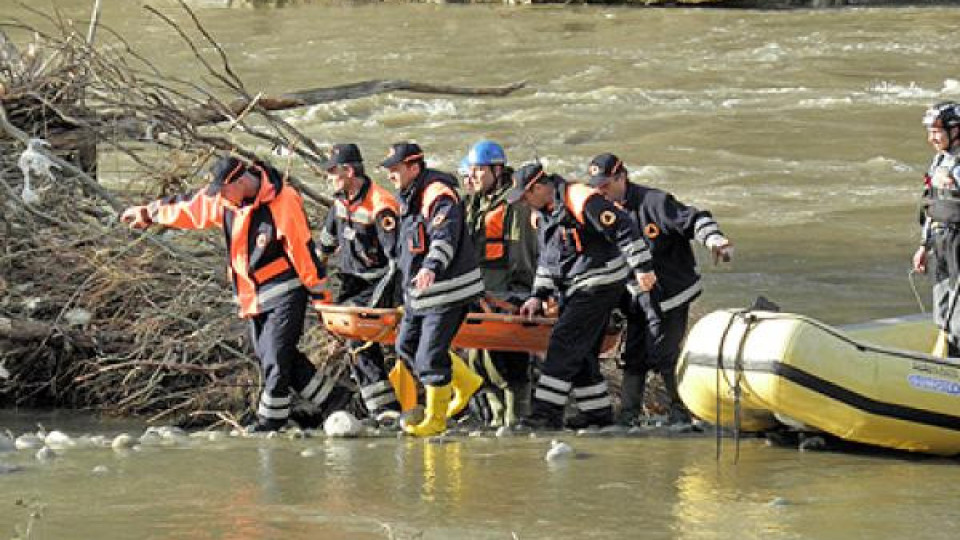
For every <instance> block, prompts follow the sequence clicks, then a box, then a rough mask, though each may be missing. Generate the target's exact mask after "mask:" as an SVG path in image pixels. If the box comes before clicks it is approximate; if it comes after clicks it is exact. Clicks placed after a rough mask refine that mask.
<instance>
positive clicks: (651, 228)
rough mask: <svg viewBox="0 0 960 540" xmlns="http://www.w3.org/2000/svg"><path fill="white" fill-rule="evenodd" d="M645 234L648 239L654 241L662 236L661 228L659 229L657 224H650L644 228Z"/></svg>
mask: <svg viewBox="0 0 960 540" xmlns="http://www.w3.org/2000/svg"><path fill="white" fill-rule="evenodd" d="M643 234H645V235H646V236H647V238H649V239H651V240H653V239H654V238H656V237H658V236H660V227H657V224H656V223H648V224H647V226H646V227H644V228H643Z"/></svg>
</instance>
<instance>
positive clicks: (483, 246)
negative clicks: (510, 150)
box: [465, 140, 537, 427]
mask: <svg viewBox="0 0 960 540" xmlns="http://www.w3.org/2000/svg"><path fill="white" fill-rule="evenodd" d="M465 161H466V165H467V177H466V184H467V190H468V192H469V193H470V196H469V198H468V200H467V227H468V230H469V232H470V235H471V237H472V238H473V243H474V246H475V249H476V256H477V261H479V264H480V269H481V270H482V271H483V282H484V288H485V289H486V290H487V300H486V301H485V302H484V304H485V305H486V306H487V308H490V309H494V310H498V311H515V310H516V309H517V307H518V306H514V305H513V304H511V303H510V302H511V300H513V301H514V303H516V304H519V303H522V301H523V300H525V299H526V298H527V295H528V293H529V291H530V287H531V285H532V284H533V278H534V275H535V273H536V259H537V234H536V231H535V230H534V229H533V225H532V224H531V221H530V209H529V208H527V207H526V206H524V205H513V204H509V203H508V202H507V201H506V194H507V191H508V190H509V189H510V185H511V180H510V178H511V175H512V174H513V169H511V168H510V167H509V166H508V165H507V156H506V153H505V152H504V151H503V147H502V146H500V145H499V144H497V143H495V142H493V141H488V140H484V141H480V142H478V143H476V144H474V145H473V146H472V147H470V151H469V152H468V153H467V157H466V158H465ZM470 361H471V364H472V365H473V367H474V369H476V370H477V371H478V372H480V373H481V374H482V375H484V379H485V380H486V381H485V382H486V385H485V386H486V388H485V390H484V393H483V395H484V396H485V397H486V403H485V405H486V408H487V409H488V410H487V411H486V412H487V413H488V414H486V415H485V416H487V417H488V420H489V423H490V425H491V426H493V427H499V426H501V425H513V424H515V423H516V421H517V419H518V418H519V417H521V416H525V415H526V414H528V409H529V404H530V356H529V355H528V354H527V353H519V352H504V351H471V354H470Z"/></svg>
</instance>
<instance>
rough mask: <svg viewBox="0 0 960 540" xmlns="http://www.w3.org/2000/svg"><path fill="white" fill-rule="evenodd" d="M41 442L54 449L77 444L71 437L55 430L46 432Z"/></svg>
mask: <svg viewBox="0 0 960 540" xmlns="http://www.w3.org/2000/svg"><path fill="white" fill-rule="evenodd" d="M43 442H44V443H46V445H47V446H49V447H50V448H53V449H54V450H63V449H65V448H70V447H71V446H76V444H77V443H75V442H74V441H73V439H71V438H70V436H69V435H67V434H66V433H64V432H62V431H56V430H54V431H51V432H50V433H47V436H46V437H45V438H44V439H43Z"/></svg>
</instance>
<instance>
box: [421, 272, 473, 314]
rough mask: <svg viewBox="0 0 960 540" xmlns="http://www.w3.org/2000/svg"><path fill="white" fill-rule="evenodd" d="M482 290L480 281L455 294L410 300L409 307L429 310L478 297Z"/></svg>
mask: <svg viewBox="0 0 960 540" xmlns="http://www.w3.org/2000/svg"><path fill="white" fill-rule="evenodd" d="M483 290H484V288H483V280H482V279H481V280H479V281H477V282H475V283H473V284H470V285H467V286H466V287H464V288H462V289H459V290H457V291H455V292H450V293H446V294H438V295H436V296H428V297H425V298H424V297H421V298H412V299H410V307H411V308H412V309H429V308H432V307H437V306H442V305H443V304H452V303H454V302H459V301H461V300H467V299H469V298H474V297H477V296H480V295H481V294H483Z"/></svg>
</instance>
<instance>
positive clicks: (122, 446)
mask: <svg viewBox="0 0 960 540" xmlns="http://www.w3.org/2000/svg"><path fill="white" fill-rule="evenodd" d="M135 443H136V440H135V439H134V438H133V437H131V436H130V435H129V434H127V433H121V434H120V435H117V436H116V437H114V439H113V442H112V443H110V446H111V447H113V449H114V450H128V449H130V448H133V445H134V444H135Z"/></svg>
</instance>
